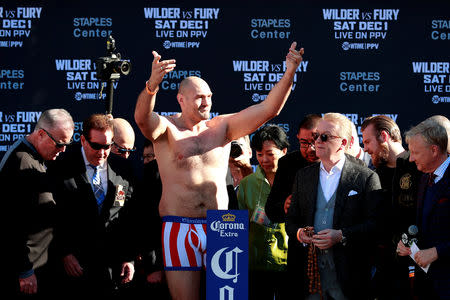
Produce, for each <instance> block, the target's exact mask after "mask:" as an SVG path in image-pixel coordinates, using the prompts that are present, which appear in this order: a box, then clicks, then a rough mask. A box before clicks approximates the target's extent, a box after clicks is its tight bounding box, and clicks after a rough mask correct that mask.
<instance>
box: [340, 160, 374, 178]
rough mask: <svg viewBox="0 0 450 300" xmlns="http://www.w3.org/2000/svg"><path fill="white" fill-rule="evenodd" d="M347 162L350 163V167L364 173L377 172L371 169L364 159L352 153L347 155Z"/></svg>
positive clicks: (366, 174) (367, 174)
mask: <svg viewBox="0 0 450 300" xmlns="http://www.w3.org/2000/svg"><path fill="white" fill-rule="evenodd" d="M346 162H347V163H348V164H349V167H350V168H351V169H353V170H354V171H356V172H358V173H360V174H362V175H364V176H370V175H372V174H376V173H375V172H374V171H373V170H371V169H369V168H368V167H367V166H366V165H365V164H364V162H363V161H362V160H360V159H357V158H355V157H353V156H351V155H347V156H346Z"/></svg>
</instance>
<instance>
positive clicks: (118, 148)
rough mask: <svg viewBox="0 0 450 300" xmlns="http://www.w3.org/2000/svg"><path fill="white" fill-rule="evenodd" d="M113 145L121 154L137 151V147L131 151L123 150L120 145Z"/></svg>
mask: <svg viewBox="0 0 450 300" xmlns="http://www.w3.org/2000/svg"><path fill="white" fill-rule="evenodd" d="M113 145H114V146H115V147H116V148H117V151H119V153H126V152H134V151H136V147H133V148H131V149H127V148H122V147H120V146H119V145H117V144H116V143H115V142H113Z"/></svg>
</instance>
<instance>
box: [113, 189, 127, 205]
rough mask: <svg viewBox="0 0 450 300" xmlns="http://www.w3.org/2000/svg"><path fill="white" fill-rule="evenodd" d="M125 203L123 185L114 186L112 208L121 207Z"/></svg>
mask: <svg viewBox="0 0 450 300" xmlns="http://www.w3.org/2000/svg"><path fill="white" fill-rule="evenodd" d="M124 203H125V192H124V191H123V185H121V184H118V185H116V194H115V197H114V206H115V207H122V206H123V204H124Z"/></svg>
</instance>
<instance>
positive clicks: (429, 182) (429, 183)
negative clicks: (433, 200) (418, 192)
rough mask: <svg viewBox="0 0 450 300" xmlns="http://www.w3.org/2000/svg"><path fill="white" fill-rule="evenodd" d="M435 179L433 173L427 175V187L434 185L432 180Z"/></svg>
mask: <svg viewBox="0 0 450 300" xmlns="http://www.w3.org/2000/svg"><path fill="white" fill-rule="evenodd" d="M436 177H437V175H436V174H434V173H429V174H428V186H432V185H433V184H434V179H435V178H436Z"/></svg>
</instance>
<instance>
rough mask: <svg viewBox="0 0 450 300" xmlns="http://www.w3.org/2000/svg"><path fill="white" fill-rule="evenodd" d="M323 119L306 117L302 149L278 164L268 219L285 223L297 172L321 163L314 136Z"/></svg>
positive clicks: (301, 126)
mask: <svg viewBox="0 0 450 300" xmlns="http://www.w3.org/2000/svg"><path fill="white" fill-rule="evenodd" d="M321 119H322V118H321V116H319V115H317V114H309V115H306V116H305V117H304V118H303V120H302V121H301V122H300V124H299V126H298V133H297V138H298V141H299V143H300V149H299V150H296V151H293V152H290V153H288V154H286V155H285V156H284V157H282V158H280V160H279V162H278V170H277V173H276V174H275V179H274V182H273V186H272V189H271V190H270V194H269V197H268V198H267V202H266V207H265V210H266V214H267V217H268V218H269V219H270V220H271V221H272V222H279V223H283V222H285V216H286V211H287V209H288V207H289V205H290V203H291V192H292V185H293V184H294V178H295V174H296V173H297V171H298V170H300V169H301V168H304V167H306V166H308V165H310V164H312V163H314V162H317V161H319V158H318V157H317V156H316V149H315V148H314V139H313V136H314V134H315V133H316V132H317V125H318V124H319V121H320V120H321ZM288 256H289V255H288Z"/></svg>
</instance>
